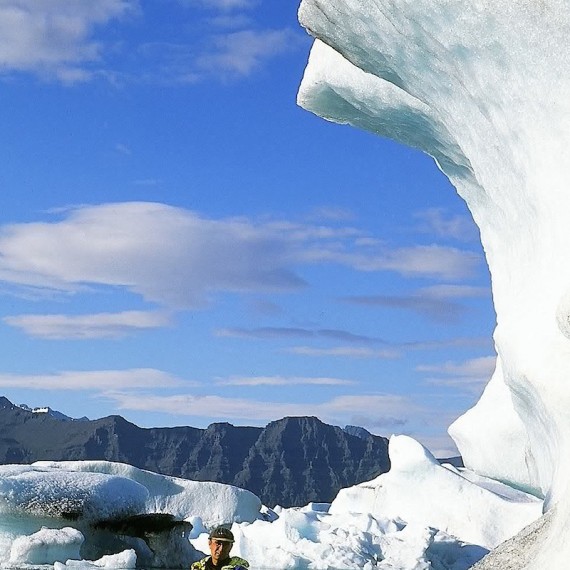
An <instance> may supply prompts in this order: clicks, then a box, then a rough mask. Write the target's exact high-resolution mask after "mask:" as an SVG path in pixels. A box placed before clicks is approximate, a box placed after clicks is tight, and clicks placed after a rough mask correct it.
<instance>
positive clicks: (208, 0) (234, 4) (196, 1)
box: [179, 0, 259, 10]
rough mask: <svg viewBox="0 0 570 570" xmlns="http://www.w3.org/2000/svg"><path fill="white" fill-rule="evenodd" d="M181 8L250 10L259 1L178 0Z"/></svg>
mask: <svg viewBox="0 0 570 570" xmlns="http://www.w3.org/2000/svg"><path fill="white" fill-rule="evenodd" d="M179 2H180V3H181V4H182V5H183V6H202V7H203V8H210V9H212V10H233V9H236V8H238V9H247V8H252V7H253V6H255V5H256V4H258V3H259V0H179Z"/></svg>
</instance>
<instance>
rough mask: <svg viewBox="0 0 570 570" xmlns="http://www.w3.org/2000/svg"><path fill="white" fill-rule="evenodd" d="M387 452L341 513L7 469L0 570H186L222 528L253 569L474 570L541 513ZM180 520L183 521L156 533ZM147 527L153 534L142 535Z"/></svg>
mask: <svg viewBox="0 0 570 570" xmlns="http://www.w3.org/2000/svg"><path fill="white" fill-rule="evenodd" d="M390 453H391V456H392V463H393V468H392V470H391V472H390V475H389V476H387V475H388V474H386V475H385V476H381V477H379V478H378V479H376V480H373V481H371V482H369V483H368V484H364V485H357V486H356V487H353V488H350V489H346V490H344V491H343V492H342V493H340V494H339V496H338V498H337V499H336V500H335V501H334V502H333V504H332V505H329V504H321V503H319V504H309V505H307V506H306V507H302V508H291V509H282V508H279V507H276V508H275V509H274V510H271V509H268V508H267V507H262V506H260V502H259V499H258V498H257V497H255V496H254V495H252V494H251V493H249V492H248V491H243V490H241V489H237V488H235V487H231V486H228V485H220V484H217V483H216V484H212V483H202V482H195V481H186V480H183V479H176V478H173V477H167V476H163V475H158V474H156V473H151V472H148V471H142V470H140V469H137V468H135V467H131V466H129V465H124V464H120V463H109V462H105V461H86V462H39V463H36V464H34V465H31V466H29V465H27V466H26V465H4V466H0V568H14V567H17V568H22V567H25V566H26V565H53V568H54V570H66V569H67V568H81V569H83V570H87V569H89V570H93V569H96V568H125V569H127V568H128V569H132V568H186V569H187V568H188V566H189V563H190V562H191V561H193V560H196V559H198V558H200V557H202V555H203V553H207V552H208V551H209V550H208V544H207V536H208V531H209V530H210V529H211V528H212V526H214V525H217V524H219V523H220V522H223V523H224V524H227V525H232V530H233V532H234V535H235V537H236V544H235V546H234V551H233V552H234V554H237V555H239V556H242V557H244V558H246V559H248V560H249V562H250V563H251V565H252V567H254V568H260V569H261V568H270V569H271V570H307V569H322V570H325V569H328V568H335V570H341V569H345V570H353V569H354V568H362V569H364V570H373V569H375V568H377V569H385V570H427V569H429V568H438V569H439V570H467V568H469V567H470V566H471V565H472V564H473V563H475V562H476V561H477V560H479V559H481V557H482V556H483V555H484V554H486V553H487V552H488V547H489V546H493V545H495V544H496V543H498V542H499V541H500V540H501V539H502V538H504V537H505V536H507V535H510V534H513V533H514V532H516V531H517V530H518V529H519V528H520V527H522V526H523V525H524V524H525V523H526V522H528V521H529V520H532V519H533V518H535V517H536V516H538V514H539V513H540V505H541V501H540V500H539V499H537V498H535V497H533V496H531V495H528V494H525V493H523V492H520V491H515V490H513V489H509V488H508V487H506V486H505V485H503V484H501V483H498V482H496V481H491V480H489V479H486V478H484V477H481V476H478V475H475V474H474V473H470V472H468V471H466V470H459V471H458V470H456V469H455V468H453V467H451V466H447V467H441V466H439V465H438V464H437V462H436V461H435V460H434V459H433V457H432V456H431V454H430V453H429V452H428V451H427V450H426V449H425V448H423V447H422V446H421V445H420V444H419V443H417V442H415V441H414V440H412V439H410V438H408V437H406V436H394V437H393V438H392V440H391V443H390ZM148 513H151V515H149V516H150V517H151V518H150V520H148V519H147V517H146V514H148ZM157 513H159V514H157ZM171 515H174V516H175V517H176V518H177V519H184V521H186V522H184V521H180V524H179V525H178V522H177V525H178V526H173V527H172V528H171V529H170V527H169V529H170V530H169V531H168V532H163V531H161V530H159V531H157V530H156V528H157V526H156V525H159V526H160V524H162V522H161V521H164V518H160V517H161V516H162V517H170V516H171ZM141 519H142V522H144V524H145V525H148V524H150V523H152V524H153V525H155V526H154V527H149V526H145V527H144V530H145V532H142V533H141V532H134V531H133V529H134V530H135V531H136V528H135V527H136V525H135V523H137V524H138V523H139V522H140V521H141ZM169 521H170V519H169V518H167V520H166V522H167V523H168V522H169ZM187 523H191V525H192V527H193V528H192V529H191V530H190V529H189V528H187V527H189V526H190V525H187ZM184 525H187V527H186V526H184ZM143 539H144V540H143Z"/></svg>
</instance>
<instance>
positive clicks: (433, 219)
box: [414, 208, 479, 241]
mask: <svg viewBox="0 0 570 570" xmlns="http://www.w3.org/2000/svg"><path fill="white" fill-rule="evenodd" d="M414 217H415V218H416V219H417V220H419V222H420V226H419V227H418V229H419V230H420V231H424V232H426V233H430V234H432V235H436V236H437V237H442V238H452V239H455V240H458V241H477V240H478V239H479V232H478V230H477V226H476V225H475V222H474V221H473V219H472V218H471V217H469V216H468V215H460V214H454V215H448V213H447V212H446V211H445V210H444V209H443V208H428V209H427V210H424V211H422V212H416V213H415V214H414Z"/></svg>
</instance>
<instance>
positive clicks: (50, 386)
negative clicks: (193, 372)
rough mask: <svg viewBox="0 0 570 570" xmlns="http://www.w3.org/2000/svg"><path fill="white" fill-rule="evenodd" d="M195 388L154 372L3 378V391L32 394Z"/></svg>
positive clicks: (126, 371) (8, 375) (81, 372)
mask: <svg viewBox="0 0 570 570" xmlns="http://www.w3.org/2000/svg"><path fill="white" fill-rule="evenodd" d="M181 385H184V386H192V385H193V383H191V382H183V381H182V380H181V379H179V378H176V377H175V376H173V375H171V374H168V373H167V372H163V371H161V370H155V369H152V368H134V369H128V370H95V371H80V370H74V371H64V372H59V373H57V374H28V375H23V374H0V387H1V388H25V389H30V390H74V391H82V390H95V391H97V392H100V391H102V390H127V389H129V390H130V389H155V388H156V387H160V388H167V387H177V386H181Z"/></svg>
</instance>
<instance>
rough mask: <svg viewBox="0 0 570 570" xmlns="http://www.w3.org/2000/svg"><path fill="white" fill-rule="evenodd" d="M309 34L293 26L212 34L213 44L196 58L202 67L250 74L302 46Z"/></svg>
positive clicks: (214, 71) (206, 69)
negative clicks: (302, 32)
mask: <svg viewBox="0 0 570 570" xmlns="http://www.w3.org/2000/svg"><path fill="white" fill-rule="evenodd" d="M304 41H305V38H304V37H303V36H302V35H301V34H298V33H297V32H294V31H293V30H289V29H283V30H239V31H236V32H232V33H228V34H219V35H216V36H212V37H211V38H210V43H211V48H210V50H209V52H208V53H203V54H201V55H199V56H198V57H197V58H196V62H195V63H196V66H197V68H198V69H200V70H202V71H207V72H208V73H213V74H215V75H222V76H228V75H229V76H230V77H231V76H247V75H250V74H251V73H252V72H253V71H255V70H257V69H258V68H259V67H260V66H261V65H262V64H263V63H264V62H265V61H267V60H269V59H272V58H274V57H275V56H278V55H281V54H284V53H287V52H290V51H291V50H292V49H294V48H295V46H299V47H300V46H302V45H303V44H304Z"/></svg>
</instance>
